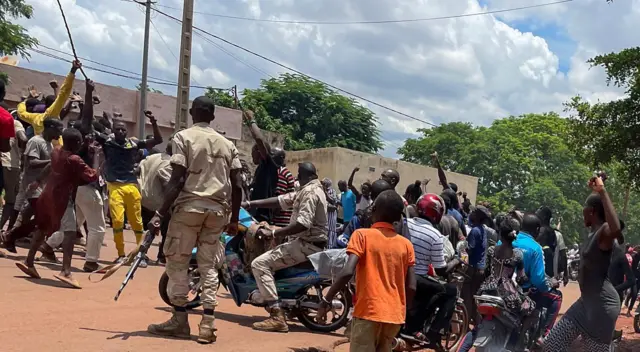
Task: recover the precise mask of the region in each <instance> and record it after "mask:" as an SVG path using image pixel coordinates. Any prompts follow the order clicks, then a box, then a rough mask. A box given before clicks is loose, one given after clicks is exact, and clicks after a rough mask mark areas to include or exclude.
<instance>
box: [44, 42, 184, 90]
mask: <svg viewBox="0 0 640 352" xmlns="http://www.w3.org/2000/svg"><path fill="white" fill-rule="evenodd" d="M38 46H39V47H42V48H45V49H47V50H51V51H55V52H57V53H59V54H63V55H67V56H72V57H73V55H72V54H69V53H67V52H64V51H62V50H59V49H55V48H51V47H48V46H46V45H43V44H38ZM78 59H80V60H82V61H83V62H91V63H94V64H96V65H100V66H104V67H107V68H110V69H113V70H118V71H122V72H125V73H130V74H134V75H139V76H141V75H140V74H139V73H137V72H134V71H129V70H125V69H122V68H118V67H115V66H111V65H107V64H103V63H101V62H98V61H94V60H91V59H87V58H84V57H80V56H78ZM148 77H149V78H151V79H154V80H156V81H165V82H168V83H173V82H171V81H170V80H168V79H164V78H157V77H152V76H148Z"/></svg>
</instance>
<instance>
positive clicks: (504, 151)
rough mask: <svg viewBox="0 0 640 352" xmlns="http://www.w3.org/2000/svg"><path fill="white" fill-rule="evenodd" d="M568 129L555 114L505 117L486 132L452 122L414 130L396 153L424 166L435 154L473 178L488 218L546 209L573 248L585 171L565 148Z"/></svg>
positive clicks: (445, 165) (447, 166)
mask: <svg viewBox="0 0 640 352" xmlns="http://www.w3.org/2000/svg"><path fill="white" fill-rule="evenodd" d="M570 127H571V124H570V123H569V121H568V120H566V119H563V118H561V117H560V116H558V115H557V114H555V113H548V114H527V115H522V116H518V117H515V116H511V117H507V118H504V119H498V120H496V121H494V122H493V124H492V125H491V126H490V127H474V126H472V125H471V124H468V123H460V122H454V123H448V124H443V125H440V126H438V127H434V128H431V129H423V130H420V132H421V133H422V134H423V135H422V137H420V138H417V139H409V140H407V141H406V143H405V145H404V146H403V147H402V148H400V149H399V150H398V153H399V154H400V155H402V159H403V160H405V161H410V162H416V163H420V164H425V165H430V164H431V153H433V152H434V151H437V152H438V154H439V155H440V162H441V164H442V166H443V168H445V169H448V170H451V171H455V172H460V173H464V174H468V175H474V176H477V177H478V198H479V199H481V200H484V201H488V202H490V203H491V205H492V208H493V210H494V212H498V211H506V210H508V209H509V208H511V207H512V206H516V207H518V208H519V209H522V210H526V211H535V210H536V209H537V208H538V207H540V206H541V205H547V206H549V207H551V208H552V209H553V210H554V211H555V214H556V218H561V219H562V228H563V232H565V233H566V234H567V236H568V237H569V238H568V240H569V242H574V241H576V240H577V238H578V237H577V236H578V234H579V232H580V231H581V229H582V228H583V225H582V212H581V209H582V206H581V204H582V202H584V200H585V198H586V196H587V195H588V190H587V188H586V181H587V179H588V178H589V175H590V171H589V168H588V167H587V166H586V165H584V164H582V163H580V161H579V158H578V157H577V156H576V154H575V153H574V152H573V151H572V150H571V148H570V146H569V144H568V143H567V142H568V140H569V138H568V136H569V134H570Z"/></svg>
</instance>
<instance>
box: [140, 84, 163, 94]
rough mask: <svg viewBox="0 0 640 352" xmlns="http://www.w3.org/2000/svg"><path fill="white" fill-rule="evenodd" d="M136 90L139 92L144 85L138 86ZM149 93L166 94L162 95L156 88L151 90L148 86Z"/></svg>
mask: <svg viewBox="0 0 640 352" xmlns="http://www.w3.org/2000/svg"><path fill="white" fill-rule="evenodd" d="M136 90H138V92H139V91H141V90H142V83H138V85H137V86H136ZM147 92H151V93H158V94H164V93H162V91H161V90H159V89H155V88H151V87H149V86H148V85H147Z"/></svg>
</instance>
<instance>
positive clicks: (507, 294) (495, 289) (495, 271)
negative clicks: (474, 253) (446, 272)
mask: <svg viewBox="0 0 640 352" xmlns="http://www.w3.org/2000/svg"><path fill="white" fill-rule="evenodd" d="M495 251H496V247H495V246H492V247H489V249H488V250H487V263H488V268H487V271H488V272H489V273H490V274H489V277H487V278H486V279H485V281H484V282H483V283H482V285H480V289H479V292H480V293H488V294H494V295H495V294H497V295H498V296H500V297H502V299H503V300H504V302H505V304H506V305H507V308H509V309H510V310H513V311H516V312H518V311H519V312H521V313H522V314H524V315H528V314H530V313H531V312H532V311H533V310H534V308H535V303H534V302H533V301H532V300H531V299H530V298H529V297H527V296H525V295H524V293H523V292H522V289H521V288H520V286H518V284H516V283H515V282H514V281H513V280H512V279H511V278H512V277H513V274H514V273H515V274H516V277H517V279H516V280H518V281H526V275H525V273H524V264H523V258H524V255H523V253H522V251H521V250H520V249H517V248H514V249H513V256H512V257H510V258H506V259H498V258H495Z"/></svg>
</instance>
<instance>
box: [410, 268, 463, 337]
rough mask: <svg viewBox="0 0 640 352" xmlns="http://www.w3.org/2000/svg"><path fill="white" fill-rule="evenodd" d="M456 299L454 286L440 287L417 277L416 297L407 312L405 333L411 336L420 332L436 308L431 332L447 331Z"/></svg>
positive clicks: (433, 282)
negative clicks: (436, 311) (437, 308)
mask: <svg viewBox="0 0 640 352" xmlns="http://www.w3.org/2000/svg"><path fill="white" fill-rule="evenodd" d="M456 299H457V289H456V287H455V286H454V285H449V284H445V285H442V284H440V283H439V282H436V281H435V280H433V279H428V278H426V277H422V276H417V289H416V295H415V297H414V300H413V306H412V307H411V308H410V309H408V310H407V321H406V325H405V332H406V333H407V334H409V335H413V334H415V333H416V332H419V331H421V330H422V327H423V326H424V323H425V321H426V320H427V319H428V318H429V317H431V316H432V315H433V311H434V310H435V308H436V307H439V308H440V309H439V310H438V314H437V316H436V317H435V320H434V322H433V324H432V325H431V328H430V330H431V331H440V330H442V329H447V328H448V326H449V321H450V320H451V317H452V316H453V312H454V309H455V304H456Z"/></svg>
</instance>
